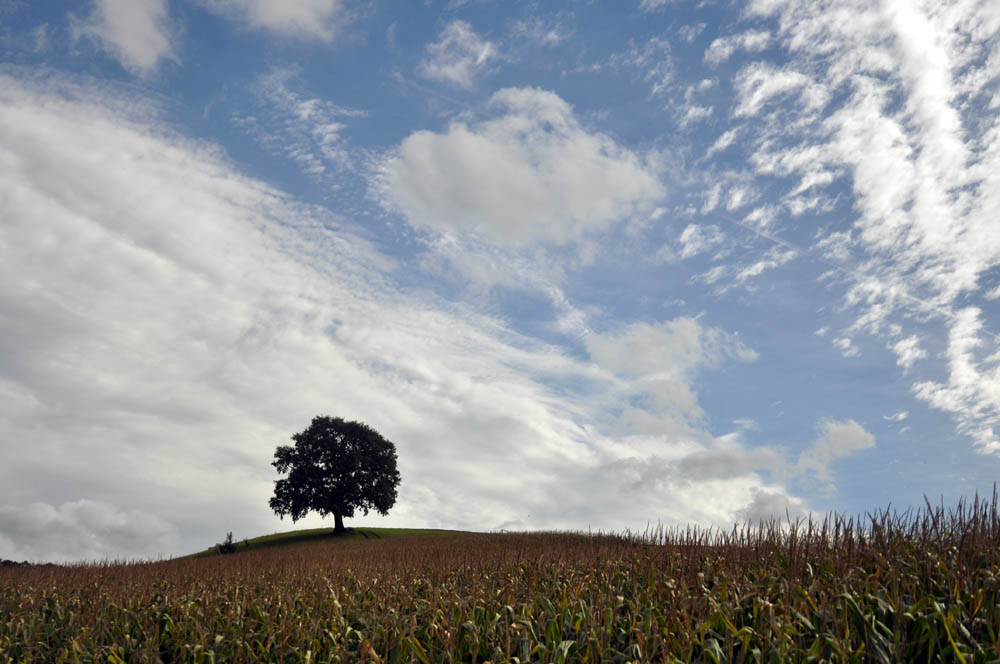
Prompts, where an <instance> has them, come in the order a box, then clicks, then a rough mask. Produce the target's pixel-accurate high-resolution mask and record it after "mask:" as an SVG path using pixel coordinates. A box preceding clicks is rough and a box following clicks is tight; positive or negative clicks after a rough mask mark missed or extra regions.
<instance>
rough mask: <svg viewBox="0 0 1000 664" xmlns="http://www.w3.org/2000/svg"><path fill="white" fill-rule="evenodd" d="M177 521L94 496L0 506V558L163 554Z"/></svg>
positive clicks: (85, 558)
mask: <svg viewBox="0 0 1000 664" xmlns="http://www.w3.org/2000/svg"><path fill="white" fill-rule="evenodd" d="M177 539H178V530H177V526H175V525H174V524H172V523H169V522H167V521H164V520H163V519H161V518H159V517H158V516H156V515H154V514H148V513H146V512H141V511H138V510H129V511H126V510H122V509H119V508H117V507H115V506H113V505H109V504H107V503H103V502H100V501H96V500H75V501H72V502H67V503H63V504H62V505H60V506H59V507H54V506H52V505H49V504H47V503H31V504H30V505H27V506H25V507H14V506H10V505H5V506H0V558H9V559H12V560H24V559H27V560H30V561H45V562H78V561H88V560H105V559H112V560H126V559H135V558H144V559H149V558H156V557H159V556H166V555H168V554H169V553H170V552H172V551H173V550H174V547H175V546H176V545H177Z"/></svg>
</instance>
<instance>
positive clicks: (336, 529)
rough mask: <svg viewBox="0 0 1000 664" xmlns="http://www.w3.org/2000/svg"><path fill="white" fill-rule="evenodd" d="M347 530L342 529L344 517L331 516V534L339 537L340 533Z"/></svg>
mask: <svg viewBox="0 0 1000 664" xmlns="http://www.w3.org/2000/svg"><path fill="white" fill-rule="evenodd" d="M346 531H347V529H346V528H344V517H342V516H341V515H339V514H334V515H333V534H334V535H339V534H340V533H343V532H346Z"/></svg>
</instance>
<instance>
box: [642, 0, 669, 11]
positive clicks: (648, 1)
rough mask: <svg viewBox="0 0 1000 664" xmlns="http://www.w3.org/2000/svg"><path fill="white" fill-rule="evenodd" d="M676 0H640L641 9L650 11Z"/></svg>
mask: <svg viewBox="0 0 1000 664" xmlns="http://www.w3.org/2000/svg"><path fill="white" fill-rule="evenodd" d="M673 1H674V0H639V10H640V11H644V12H650V11H653V10H654V9H659V8H661V7H665V6H667V5H669V4H672V3H673Z"/></svg>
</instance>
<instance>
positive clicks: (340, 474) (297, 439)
mask: <svg viewBox="0 0 1000 664" xmlns="http://www.w3.org/2000/svg"><path fill="white" fill-rule="evenodd" d="M292 440H293V441H294V443H295V444H294V445H282V446H280V447H278V449H277V450H275V452H274V462H273V463H272V465H273V466H274V467H275V468H277V469H278V472H279V473H282V474H284V473H288V477H286V478H284V479H279V480H277V481H276V482H275V483H274V497H272V498H271V503H270V504H271V509H273V510H274V512H275V514H278V515H279V516H282V517H283V516H284V515H286V514H287V515H289V516H291V517H292V521H298V520H299V519H301V518H302V517H304V516H305V515H306V514H307V513H309V512H311V511H315V512H318V513H319V514H321V515H323V516H327V515H329V514H333V515H334V517H335V520H336V530H337V531H338V532H339V531H343V530H344V525H343V519H344V518H345V517H347V518H349V517H352V516H354V512H355V510H361V511H362V512H363V513H364V514H368V512H369V510H375V511H376V512H378V513H379V514H382V515H385V514H387V513H388V512H389V508H391V507H392V506H393V504H395V502H396V487H398V486H399V471H398V470H397V469H396V446H395V445H393V444H392V443H391V442H389V441H388V440H386V439H385V438H383V437H382V436H381V435H380V434H379V433H378V432H377V431H375V430H374V429H372V428H371V427H370V426H368V425H367V424H364V423H362V422H347V421H345V420H343V419H341V418H339V417H326V416H323V417H315V418H313V421H312V424H311V425H309V428H308V429H306V430H305V431H303V432H301V433H297V434H295V435H294V436H292Z"/></svg>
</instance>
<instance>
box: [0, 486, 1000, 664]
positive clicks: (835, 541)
mask: <svg viewBox="0 0 1000 664" xmlns="http://www.w3.org/2000/svg"><path fill="white" fill-rule="evenodd" d="M998 545H1000V519H998V515H997V509H996V500H995V499H994V500H993V501H992V502H979V501H975V502H972V503H968V504H963V505H960V506H959V507H958V508H956V509H953V510H945V509H943V508H936V509H930V507H929V506H928V509H927V510H924V511H921V512H919V513H907V514H903V515H898V514H889V513H879V514H875V515H870V516H869V517H867V518H862V519H841V518H832V519H829V520H827V521H826V522H825V523H822V524H812V525H809V524H805V523H803V524H799V526H798V527H796V528H790V529H788V528H784V529H783V528H781V527H779V526H778V525H776V524H771V525H765V526H759V527H753V528H750V527H747V528H737V529H734V530H733V531H730V532H714V533H713V532H704V531H694V530H688V531H665V530H657V531H655V532H652V531H651V532H647V533H644V534H641V535H626V536H608V535H601V536H592V535H583V534H558V533H534V534H462V535H453V536H442V535H440V534H438V535H433V536H431V535H415V536H412V537H405V538H403V537H400V538H391V539H367V540H366V539H353V540H349V541H342V542H337V541H330V542H327V543H322V544H309V545H306V544H300V545H295V546H288V547H280V548H279V547H271V548H266V549H260V550H257V551H245V552H240V553H235V554H232V555H225V556H221V555H220V556H215V557H208V558H188V559H177V560H171V561H165V562H157V563H143V564H104V565H88V566H84V565H81V566H71V567H32V568H7V569H0V621H2V622H0V662H112V663H117V662H156V661H162V662H258V661H275V662H347V661H370V662H373V663H377V662H423V663H425V664H428V663H430V662H483V661H490V662H527V661H539V662H606V661H617V662H628V661H642V662H645V661H655V662H661V661H663V662H667V661H669V662H673V661H685V662H687V661H710V662H783V661H796V662H798V661H845V662H848V661H857V662H909V661H919V662H933V661H942V662H956V661H965V662H987V661H1000V635H998V630H1000V608H998V607H1000V576H998V574H1000V546H998Z"/></svg>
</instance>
